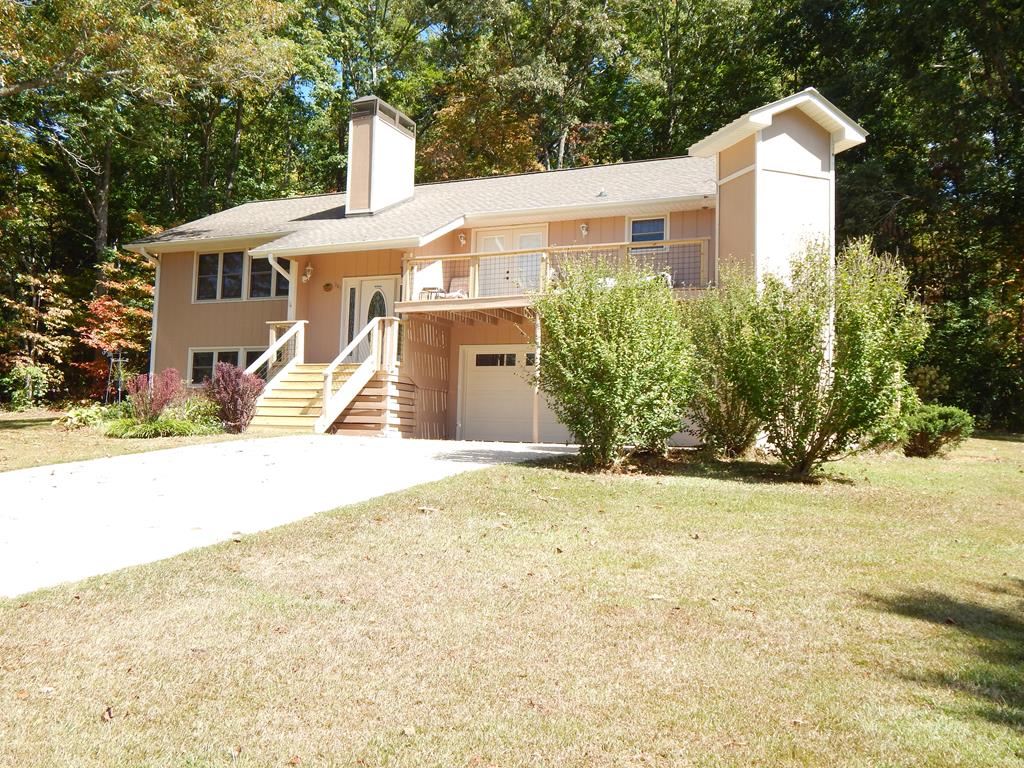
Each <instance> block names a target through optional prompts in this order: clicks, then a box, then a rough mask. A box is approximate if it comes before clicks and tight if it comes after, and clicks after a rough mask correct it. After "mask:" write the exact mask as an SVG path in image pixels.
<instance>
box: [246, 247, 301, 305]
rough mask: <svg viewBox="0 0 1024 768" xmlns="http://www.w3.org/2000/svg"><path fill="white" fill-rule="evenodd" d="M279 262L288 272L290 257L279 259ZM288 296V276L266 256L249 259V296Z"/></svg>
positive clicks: (254, 297)
mask: <svg viewBox="0 0 1024 768" xmlns="http://www.w3.org/2000/svg"><path fill="white" fill-rule="evenodd" d="M277 263H278V264H280V265H281V268H282V269H283V270H284V271H285V272H287V271H288V269H289V268H290V266H291V262H290V261H288V259H278V260H277ZM271 297H273V298H288V278H287V277H285V276H284V275H282V274H281V273H280V272H278V271H277V270H276V269H274V267H273V266H272V265H271V263H270V259H268V258H267V257H266V256H253V257H251V258H250V259H249V298H250V299H267V298H271Z"/></svg>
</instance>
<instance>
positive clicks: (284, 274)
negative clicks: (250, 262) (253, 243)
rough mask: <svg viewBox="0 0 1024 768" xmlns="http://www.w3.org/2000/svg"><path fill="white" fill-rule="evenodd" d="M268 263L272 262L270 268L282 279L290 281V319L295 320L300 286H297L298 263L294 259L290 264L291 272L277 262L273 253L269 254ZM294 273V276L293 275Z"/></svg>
mask: <svg viewBox="0 0 1024 768" xmlns="http://www.w3.org/2000/svg"><path fill="white" fill-rule="evenodd" d="M267 261H269V262H270V266H272V267H273V268H274V271H275V272H277V274H279V275H280V276H281V277H283V278H284V279H285V280H287V281H288V319H289V320H294V319H295V297H296V293H297V292H298V286H297V285H295V278H296V277H297V276H298V271H299V270H298V263H297V262H296V261H295V259H292V260H291V261H290V262H289V264H290V265H291V269H290V270H286V269H285V268H284V267H282V266H281V264H280V263H279V262H278V260H277V256H275V255H274V254H272V253H268V254H267ZM293 273H294V274H293Z"/></svg>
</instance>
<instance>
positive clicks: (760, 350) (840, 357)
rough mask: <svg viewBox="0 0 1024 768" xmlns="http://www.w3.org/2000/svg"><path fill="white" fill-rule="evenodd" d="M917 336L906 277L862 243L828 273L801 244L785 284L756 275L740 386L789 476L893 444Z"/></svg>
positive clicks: (920, 328)
mask: <svg viewBox="0 0 1024 768" xmlns="http://www.w3.org/2000/svg"><path fill="white" fill-rule="evenodd" d="M833 274H834V278H833ZM833 316H834V321H833ZM926 333H927V326H926V323H925V320H924V316H923V312H922V311H921V308H920V307H919V306H918V305H917V304H916V303H915V302H914V301H912V300H911V298H910V295H909V291H908V275H907V272H906V270H905V269H903V268H902V267H901V266H899V265H898V264H897V262H896V261H895V260H894V259H892V258H891V257H888V256H877V255H875V253H874V252H873V251H872V250H871V247H870V244H869V243H868V242H867V241H866V240H860V241H855V242H853V243H851V244H849V245H848V246H847V247H845V248H844V249H843V250H842V252H841V253H840V254H839V255H838V257H837V264H836V267H835V270H834V272H833V270H832V269H831V267H830V257H829V254H828V251H827V250H826V249H825V248H823V247H821V246H810V247H809V248H808V250H807V252H806V254H804V255H803V256H801V257H797V258H795V259H794V260H793V262H792V274H791V278H790V279H789V280H783V279H782V278H780V277H777V276H775V275H771V274H769V275H766V276H765V278H764V285H763V288H762V293H761V296H760V299H759V301H758V302H757V304H756V306H755V308H754V311H753V313H752V315H751V320H750V330H749V333H748V336H747V341H746V344H747V345H749V346H748V349H747V353H746V354H745V355H744V356H743V358H742V359H743V360H744V361H745V364H746V365H748V366H749V370H748V371H746V372H745V373H744V374H743V376H742V379H741V380H742V385H743V388H744V392H745V397H746V400H747V403H748V405H749V407H751V408H752V409H753V410H754V412H755V413H756V414H757V415H758V416H759V417H760V418H761V419H762V420H763V421H764V423H765V432H766V434H767V437H768V442H769V443H770V445H771V448H772V450H773V451H774V452H775V453H777V454H778V456H779V458H780V460H781V461H782V462H783V464H785V465H786V466H787V467H788V468H789V469H790V471H791V472H792V473H793V475H794V476H796V477H807V476H808V475H810V474H812V473H813V472H814V471H815V470H816V469H818V468H819V467H820V466H821V465H822V464H824V463H825V462H827V461H830V460H833V459H836V458H840V457H842V456H843V455H846V454H848V453H850V452H852V451H855V450H858V449H861V448H865V447H868V446H870V445H872V444H873V443H876V442H879V441H888V440H892V439H893V438H894V435H895V430H897V429H898V424H899V410H900V402H901V394H902V392H903V390H904V386H905V385H904V378H903V375H904V370H905V363H906V361H907V360H908V359H909V358H910V357H911V356H912V355H913V354H914V353H915V352H916V351H917V350H918V349H920V346H921V343H922V342H923V340H924V337H925V335H926Z"/></svg>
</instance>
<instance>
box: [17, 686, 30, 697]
mask: <svg viewBox="0 0 1024 768" xmlns="http://www.w3.org/2000/svg"><path fill="white" fill-rule="evenodd" d="M15 695H16V696H17V697H18V698H19V699H27V698H28V691H26V690H25V689H24V688H22V689H21V690H20V691H18V692H17V693H16V694H15Z"/></svg>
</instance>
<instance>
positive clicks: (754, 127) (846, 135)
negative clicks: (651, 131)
mask: <svg viewBox="0 0 1024 768" xmlns="http://www.w3.org/2000/svg"><path fill="white" fill-rule="evenodd" d="M793 107H799V108H800V109H802V110H803V111H804V112H805V113H806V114H807V115H808V116H809V117H810V118H811V119H812V120H815V121H816V122H817V123H818V124H819V125H821V127H822V128H824V129H825V130H827V131H828V132H829V133H830V134H831V135H832V140H833V146H834V147H835V152H836V153H839V152H842V151H843V150H846V149H850V148H851V147H855V146H857V145H858V144H863V143H864V141H865V140H866V139H867V135H868V133H867V131H865V130H864V129H863V128H862V127H861V126H860V125H859V124H858V123H857V122H856V121H854V120H853V119H851V118H850V117H849V116H848V115H847V114H846V113H844V112H843V111H842V110H841V109H839V107H837V106H836V105H835V104H833V103H832V102H831V101H829V100H828V99H826V98H825V97H824V96H822V95H821V93H819V92H818V90H817V89H815V88H806V89H805V90H803V91H800V92H799V93H794V94H792V95H790V96H786V97H785V98H783V99H779V100H778V101H773V102H772V103H771V104H765V105H764V106H763V107H758V108H757V109H752V110H750V111H749V112H747V113H746V114H745V115H742V116H740V117H738V118H737V119H735V120H733V121H732V122H731V123H729V124H728V125H725V126H723V127H722V128H719V129H718V130H717V131H715V132H714V133H712V134H710V135H709V136H707V137H705V138H703V139H701V140H700V141H698V142H697V143H696V144H693V145H691V146H690V148H689V153H690V154H691V155H693V156H695V157H713V156H714V155H716V154H718V153H719V152H721V151H722V150H723V149H726V148H728V147H731V146H732V145H733V144H735V143H736V142H739V141H742V140H743V139H745V138H747V137H748V136H752V135H753V134H755V133H756V132H757V131H759V130H761V129H763V128H768V127H769V126H770V125H771V124H772V120H773V119H774V118H775V115H777V114H778V113H779V112H784V111H786V110H787V109H792V108H793Z"/></svg>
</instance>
